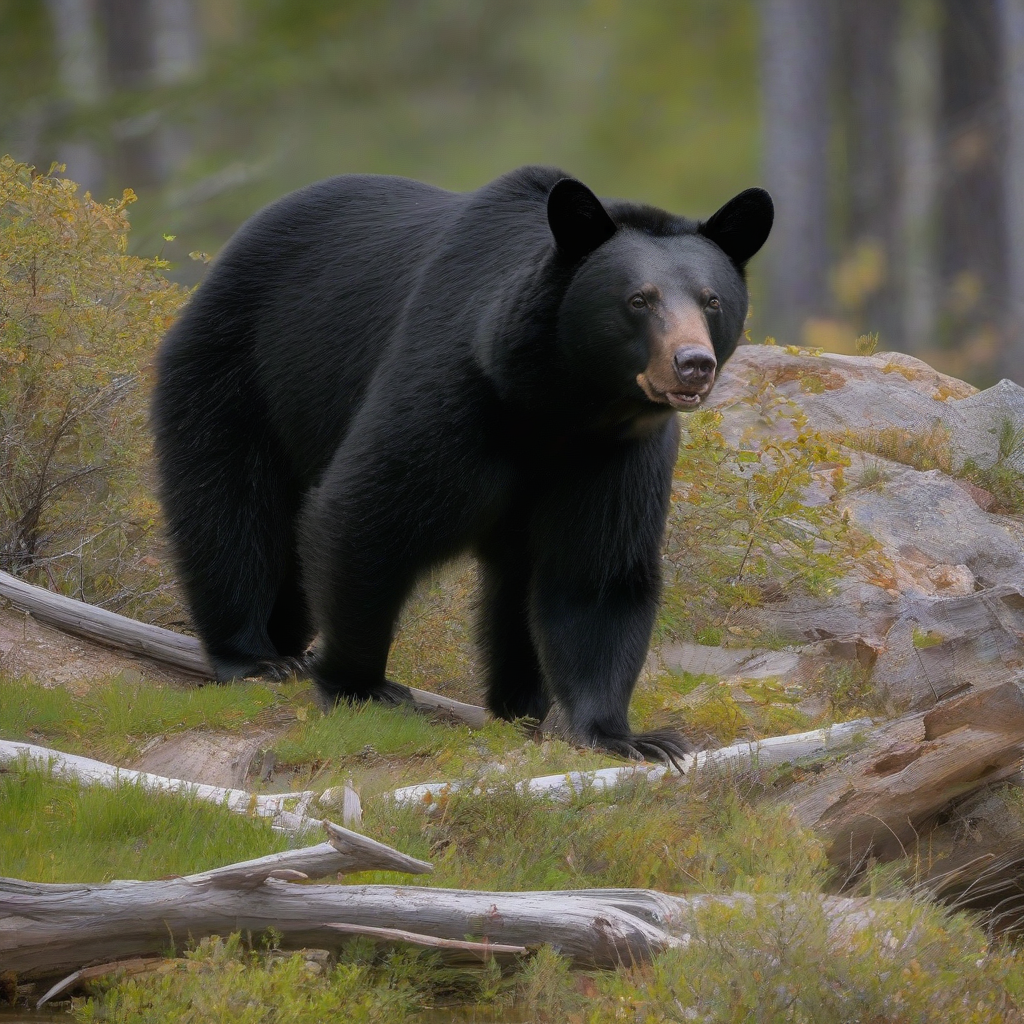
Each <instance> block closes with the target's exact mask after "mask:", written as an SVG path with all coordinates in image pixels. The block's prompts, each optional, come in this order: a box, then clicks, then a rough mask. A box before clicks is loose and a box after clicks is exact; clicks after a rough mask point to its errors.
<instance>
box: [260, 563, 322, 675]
mask: <svg viewBox="0 0 1024 1024" xmlns="http://www.w3.org/2000/svg"><path fill="white" fill-rule="evenodd" d="M314 632H315V631H314V629H313V618H312V616H311V615H310V611H309V602H308V601H307V600H306V593H305V591H304V590H303V589H302V582H301V577H300V574H299V566H298V559H297V558H295V557H294V556H293V557H291V558H290V559H289V561H288V568H287V569H286V570H285V574H284V579H283V580H282V581H281V585H280V586H279V587H278V590H277V598H276V599H275V601H274V607H273V609H272V610H271V612H270V621H269V622H268V623H267V635H268V636H269V637H270V642H271V643H272V644H273V645H274V649H275V650H276V651H277V653H278V654H279V655H281V657H282V658H284V659H289V658H291V659H295V661H296V662H297V663H301V661H302V658H303V656H304V655H305V653H306V649H307V648H308V647H309V644H310V641H311V640H312V639H313V634H314Z"/></svg>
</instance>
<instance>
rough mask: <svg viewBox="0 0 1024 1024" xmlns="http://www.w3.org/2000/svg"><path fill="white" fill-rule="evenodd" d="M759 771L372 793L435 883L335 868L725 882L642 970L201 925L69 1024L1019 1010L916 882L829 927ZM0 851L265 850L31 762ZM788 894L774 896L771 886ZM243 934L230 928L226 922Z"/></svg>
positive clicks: (1009, 985) (100, 865)
mask: <svg viewBox="0 0 1024 1024" xmlns="http://www.w3.org/2000/svg"><path fill="white" fill-rule="evenodd" d="M765 784H766V780H764V779H757V778H754V777H751V776H742V777H736V776H729V775H727V774H725V773H721V772H719V773H707V774H705V775H703V776H698V777H697V778H695V779H694V780H693V781H692V782H691V783H689V784H680V783H678V782H672V783H660V784H656V785H652V784H648V783H636V784H634V785H630V786H626V787H624V788H623V789H621V790H617V791H615V792H614V793H607V794H584V795H582V796H581V797H579V798H577V799H575V800H573V801H571V802H570V803H567V804H553V803H550V802H547V801H541V800H539V799H537V798H533V797H528V796H524V795H523V794H521V793H519V792H517V791H516V790H515V789H514V787H513V786H512V785H511V784H508V785H505V786H502V785H499V786H498V788H497V789H496V790H495V791H494V792H493V793H492V794H491V795H490V796H489V797H488V798H487V799H481V798H479V797H473V796H471V795H469V794H465V795H458V794H456V795H454V796H452V797H451V798H449V800H448V802H447V804H446V805H445V806H443V808H442V809H441V810H440V812H439V813H438V814H436V815H435V816H433V817H427V816H425V815H424V814H423V813H422V812H421V811H419V810H415V809H410V808H398V807H395V806H393V805H390V804H388V803H386V802H384V801H375V802H374V804H373V805H372V807H371V808H368V814H367V818H366V821H365V830H366V832H367V834H369V835H371V836H373V837H374V838H377V839H380V840H382V841H385V842H388V843H391V844H393V845H395V846H397V847H399V848H400V849H403V850H405V851H407V852H409V853H412V854H415V855H420V856H428V857H430V858H431V859H432V860H433V862H434V864H435V866H436V871H435V874H434V875H432V876H424V877H417V878H415V879H411V880H410V879H408V878H404V877H400V876H397V875H393V874H390V875H389V874H384V873H365V874H363V875H354V876H349V877H348V878H347V879H346V881H350V882H354V883H366V882H389V883H394V882H398V881H401V882H403V883H409V882H410V881H412V882H413V883H414V884H422V885H428V886H443V887H449V886H464V887H472V888H480V889H485V890H486V889H505V890H515V889H524V888H529V889H561V888H578V887H588V888H589V887H592V886H595V885H602V886H629V887H654V888H659V889H663V890H668V891H679V892H689V893H692V894H695V895H699V894H708V893H733V892H740V893H746V894H748V895H749V897H750V898H749V899H746V901H744V899H741V900H739V901H738V902H737V903H735V904H734V905H732V906H722V905H714V904H705V905H704V906H703V909H700V910H698V911H697V912H696V915H695V917H694V919H693V920H692V921H691V922H690V923H689V924H688V925H687V931H688V934H689V936H690V940H689V944H688V945H687V946H686V947H685V948H682V949H678V950H672V951H669V952H666V953H663V954H661V955H660V956H658V957H657V958H656V959H655V960H654V962H653V963H651V964H647V965H637V966H634V967H622V968H619V969H618V970H615V971H605V972H592V971H578V970H573V969H572V968H571V965H570V964H569V963H568V962H567V961H566V960H565V959H564V958H562V957H560V956H559V955H558V954H557V953H556V952H555V951H554V950H551V949H548V948H541V949H540V950H538V951H536V952H535V953H534V954H533V955H532V956H530V957H529V958H525V959H522V960H520V961H519V962H518V963H517V964H514V965H513V966H511V967H510V968H508V969H507V970H506V971H505V972H504V973H502V972H501V971H499V970H498V969H497V967H495V966H493V965H492V966H490V967H488V968H484V969H456V968H453V967H450V966H444V965H443V964H442V963H441V962H440V960H439V959H438V957H437V955H436V954H434V953H431V952H418V951H415V950H413V951H402V952H394V951H391V952H387V951H377V950H374V949H373V948H372V947H371V945H370V944H369V943H368V942H366V941H365V940H356V941H353V942H348V943H346V944H345V945H344V946H343V947H341V948H340V949H339V950H338V951H337V953H336V955H335V956H334V957H333V958H331V959H330V960H325V958H324V957H323V956H321V955H319V954H315V955H314V954H309V953H303V952H299V953H296V954H286V953H280V952H277V951H275V950H274V949H273V948H268V947H267V946H265V945H261V943H262V942H269V943H270V946H271V947H272V945H273V936H272V935H270V936H267V937H264V938H263V939H260V937H259V936H252V939H253V940H254V941H255V942H256V947H255V949H252V948H249V947H248V945H247V944H246V942H244V941H243V937H240V936H237V935H236V936H232V937H224V938H221V939H216V938H214V939H207V940H204V941H203V942H202V943H200V944H199V946H198V948H197V949H195V950H194V951H193V952H191V953H188V954H187V955H184V956H182V955H180V954H179V958H178V959H175V960H168V961H164V962H162V963H160V964H159V965H157V966H154V967H153V968H152V969H151V970H150V972H149V973H146V974H142V975H138V976H135V977H129V976H128V975H127V974H123V975H121V976H120V977H115V978H114V979H112V980H110V979H108V980H107V981H104V982H101V983H98V985H97V986H96V987H95V988H94V989H93V995H92V997H91V998H90V999H81V998H80V999H78V1000H77V1001H76V1006H75V1016H76V1019H78V1020H79V1021H83V1022H85V1021H88V1022H95V1021H101V1020H102V1021H111V1022H125V1024H127V1022H129V1021H130V1022H133V1024H134V1022H146V1021H153V1022H157V1021H159V1022H160V1024H186V1022H188V1024H193V1022H203V1024H205V1022H208V1021H209V1022H214V1021H231V1022H232V1024H234V1022H238V1021H242V1022H246V1021H253V1022H264V1021H268V1022H269V1021H273V1022H277V1021H280V1022H286V1021H287V1022H289V1024H294V1022H299V1024H301V1022H302V1021H320V1020H332V1019H336V1020H345V1021H367V1022H377V1021H402V1020H414V1021H420V1022H423V1024H427V1022H435V1021H436V1022H440V1021H447V1020H467V1021H469V1020H477V1021H485V1020H490V1021H502V1022H508V1024H514V1022H526V1021H537V1022H559V1024H562V1022H570V1024H584V1022H595V1024H596V1022H603V1021H611V1020H627V1021H628V1020H632V1021H643V1022H660V1021H685V1020H713V1021H730V1022H731V1021H735V1022H741V1021H750V1020H754V1021H765V1022H776V1021H778V1022H780V1024H781V1022H783V1021H799V1022H808V1024H809V1022H822V1021H824V1022H831V1021H835V1022H840V1021H842V1022H846V1021H877V1022H881V1021H886V1022H890V1021H895V1022H904V1021H905V1022H908V1024H909V1022H918V1021H936V1022H938V1021H942V1022H946V1021H955V1022H960V1021H965V1022H973V1021H977V1022H979V1024H980V1022H981V1021H1020V1020H1021V1019H1022V1018H1021V1015H1020V1007H1021V1006H1022V1005H1024V958H1022V957H1021V956H1019V955H1018V954H1017V953H1016V951H1015V949H1014V948H1013V947H1012V946H1006V945H998V944H995V945H993V944H990V943H989V942H988V941H987V940H986V937H985V936H984V934H983V933H982V932H981V931H980V930H979V929H978V928H977V927H976V926H975V925H974V924H973V923H972V922H971V920H970V919H969V918H966V917H963V916H956V915H949V914H946V913H944V912H942V911H941V910H939V909H938V908H936V907H934V906H932V905H929V904H928V903H927V902H925V901H924V900H922V899H920V898H917V897H906V896H904V897H902V898H899V899H887V900H885V901H882V902H875V903H873V904H871V907H872V912H873V917H872V918H870V919H867V918H865V919H864V920H863V923H864V924H865V925H866V927H865V929H864V930H862V931H849V932H847V931H844V930H838V931H837V930H836V929H835V927H834V926H832V925H830V922H829V920H828V916H827V905H826V904H824V903H823V902H822V894H823V893H825V892H827V891H828V888H829V886H830V885H831V884H833V883H832V882H831V881H830V876H829V872H828V869H827V866H826V860H825V855H824V850H823V849H822V846H821V844H820V843H819V842H818V841H817V840H816V839H815V838H814V837H813V836H811V835H810V834H808V833H806V832H803V831H802V830H800V829H799V828H795V827H794V826H793V823H792V820H791V818H790V817H789V815H788V813H787V812H786V811H785V810H784V809H783V808H780V807H777V806H772V805H769V804H758V803H757V802H756V801H757V797H758V796H759V795H760V794H761V793H762V792H763V786H764V785H765ZM0 787H3V788H0V851H2V852H0V866H2V868H3V873H5V874H16V875H19V876H21V877H25V878H36V879H42V880H52V879H57V878H59V879H60V880H62V881H68V880H89V881H98V880H103V879H108V878H111V877H115V876H116V877H139V878H151V877H158V876H160V875H163V874H179V873H187V872H190V871H199V870H203V869H205V868H210V867H213V866H216V865H218V864H223V863H226V862H228V861H231V860H236V859H243V858H245V857H251V856H256V855H258V854H260V853H267V852H271V851H273V850H276V849H281V848H282V847H283V846H284V841H283V840H282V839H281V837H280V836H277V835H275V834H274V833H272V832H271V831H270V829H269V828H268V827H267V826H266V825H264V824H262V823H259V822H254V821H250V820H247V819H245V818H242V817H239V816H236V815H233V814H231V813H229V812H227V811H226V810H224V809H222V808H217V807H209V806H203V805H198V804H195V803H194V802H191V801H188V800H185V799H182V798H181V797H172V796H154V795H153V794H147V793H143V792H141V791H139V790H137V789H135V788H134V787H122V788H121V790H119V791H118V792H116V793H113V792H110V791H106V790H99V789H84V790H78V789H76V788H75V787H73V786H71V785H70V784H68V783H64V782H61V781H59V780H55V779H53V778H50V777H48V775H47V773H45V772H25V773H18V774H10V775H5V776H0ZM783 895H785V896H786V897H787V899H786V900H785V901H782V900H781V897H782V896H783ZM245 938H248V937H245Z"/></svg>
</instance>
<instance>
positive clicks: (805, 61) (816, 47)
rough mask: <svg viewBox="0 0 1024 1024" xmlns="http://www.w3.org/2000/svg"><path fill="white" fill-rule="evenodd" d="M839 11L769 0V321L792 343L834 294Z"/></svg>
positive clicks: (815, 1)
mask: <svg viewBox="0 0 1024 1024" xmlns="http://www.w3.org/2000/svg"><path fill="white" fill-rule="evenodd" d="M831 16H832V4H831V3H830V2H828V0H762V4H761V17H762V30H763V45H762V54H763V62H762V77H763V83H762V95H763V103H764V128H763V134H764V141H763V149H764V173H765V182H766V184H767V187H768V189H769V191H770V192H771V194H772V197H773V199H774V200H775V208H776V216H775V228H774V230H773V232H772V237H771V238H770V239H769V241H768V246H767V248H766V254H765V255H766V259H767V262H768V267H767V270H768V288H767V302H768V310H767V313H768V316H767V321H768V325H769V327H770V328H771V330H772V331H773V332H775V333H776V334H778V336H779V338H780V340H781V341H784V342H787V343H796V342H799V341H800V340H801V332H802V329H803V326H804V323H805V322H806V321H807V319H808V318H809V317H812V316H814V315H818V314H820V313H821V312H822V311H823V309H824V307H825V304H826V297H827V287H826V286H827V278H826V274H827V268H828V146H829V65H830V59H831V57H830V47H829V37H830V22H831Z"/></svg>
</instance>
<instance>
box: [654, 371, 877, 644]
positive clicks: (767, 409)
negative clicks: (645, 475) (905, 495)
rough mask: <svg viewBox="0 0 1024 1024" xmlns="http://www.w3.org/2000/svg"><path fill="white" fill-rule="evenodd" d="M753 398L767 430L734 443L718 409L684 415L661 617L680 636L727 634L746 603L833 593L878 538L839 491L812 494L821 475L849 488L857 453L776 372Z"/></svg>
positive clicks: (832, 484) (836, 485)
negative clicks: (824, 432) (776, 381)
mask: <svg viewBox="0 0 1024 1024" xmlns="http://www.w3.org/2000/svg"><path fill="white" fill-rule="evenodd" d="M745 401H749V402H751V403H753V404H754V405H756V406H757V407H758V409H759V411H760V415H761V419H762V421H763V422H764V424H765V425H766V427H767V429H768V431H769V433H770V435H771V436H770V439H769V440H767V441H766V440H764V439H763V438H761V437H755V436H754V435H753V434H749V435H746V436H744V437H743V438H742V439H741V440H740V442H739V446H738V447H734V446H733V445H730V444H729V443H727V442H726V439H725V437H724V436H723V434H722V430H721V426H722V413H721V412H719V411H717V410H702V411H698V412H695V413H693V414H691V415H689V416H687V417H685V418H684V419H683V420H682V435H683V437H682V445H681V448H680V453H679V461H678V463H677V464H676V472H675V487H674V493H673V497H672V506H671V509H670V511H669V518H668V530H667V537H666V542H665V561H666V563H667V570H668V571H667V573H666V577H667V578H666V588H665V595H664V608H663V613H662V618H661V627H662V629H663V631H667V632H668V633H669V634H670V635H673V636H677V637H682V638H686V639H696V638H699V639H700V641H701V642H704V643H707V642H709V641H713V640H719V641H720V639H721V637H722V630H723V627H726V626H727V624H728V622H729V620H730V618H731V616H732V615H733V614H734V613H735V612H736V611H737V610H738V609H741V608H748V607H754V606H757V605H760V604H763V603H765V602H768V601H772V600H776V599H778V598H781V597H784V596H787V595H789V594H792V593H794V592H801V591H802V592H805V593H808V592H809V593H812V594H819V593H828V592H830V590H831V588H832V587H833V586H834V584H835V583H836V581H837V580H838V578H839V577H840V576H841V575H843V574H844V573H845V572H847V571H849V570H850V569H852V568H853V566H854V565H855V564H856V561H857V559H858V558H859V557H860V555H861V554H862V553H863V551H864V550H865V548H866V546H869V545H870V541H869V540H868V539H866V538H864V537H862V536H860V535H859V534H858V533H857V531H855V530H854V529H852V528H851V526H850V524H849V523H848V522H847V521H846V519H845V518H844V517H843V515H842V513H841V511H840V509H839V507H838V506H837V504H836V503H835V502H834V501H830V502H825V503H822V504H816V505H812V504H805V501H804V499H805V493H806V491H807V489H808V488H809V487H810V486H811V484H812V483H813V482H814V481H815V480H816V479H818V480H821V479H822V478H824V479H825V480H826V481H827V483H828V485H829V486H830V487H831V488H832V489H833V491H835V492H841V491H842V490H843V489H844V487H845V485H846V483H845V479H844V475H843V471H844V469H845V467H846V466H847V465H849V459H848V458H847V457H846V456H844V455H843V454H842V453H841V452H840V451H839V449H838V448H836V447H835V446H834V445H832V444H831V443H830V442H829V441H827V440H826V439H825V438H824V437H822V436H821V435H820V434H818V433H816V432H814V431H812V430H811V429H810V428H809V427H808V424H807V419H806V417H805V416H804V414H803V413H802V412H801V411H800V410H799V409H798V408H797V407H796V406H795V405H794V404H793V403H791V402H787V401H785V400H783V399H781V398H779V397H778V396H777V395H776V394H775V389H774V387H772V385H771V383H770V382H761V385H760V386H759V387H757V388H756V389H755V390H754V392H753V393H752V394H751V395H749V396H748V397H747V398H746V399H745Z"/></svg>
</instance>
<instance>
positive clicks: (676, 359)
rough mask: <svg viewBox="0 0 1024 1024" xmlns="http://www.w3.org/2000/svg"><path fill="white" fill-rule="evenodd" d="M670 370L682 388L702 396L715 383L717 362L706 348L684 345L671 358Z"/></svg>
mask: <svg viewBox="0 0 1024 1024" xmlns="http://www.w3.org/2000/svg"><path fill="white" fill-rule="evenodd" d="M672 369H673V370H675V373H676V377H677V378H678V379H679V383H680V384H682V385H683V387H684V388H686V389H687V390H690V389H692V390H693V391H694V392H695V393H697V394H703V393H704V392H705V391H707V390H709V389H710V387H711V385H712V384H713V383H714V382H715V370H717V369H718V361H717V360H716V359H715V357H714V356H713V355H712V354H711V353H710V352H709V351H708V350H707V349H706V348H703V347H701V348H698V347H697V346H695V345H684V346H683V347H682V348H679V349H676V352H675V355H674V356H673V357H672Z"/></svg>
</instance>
